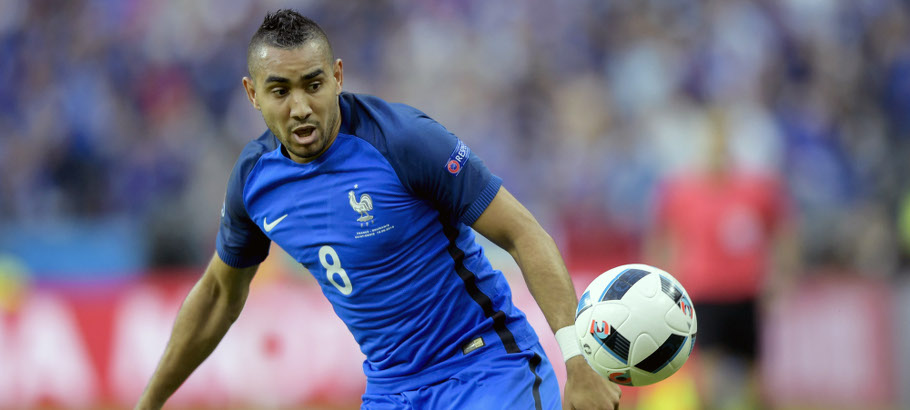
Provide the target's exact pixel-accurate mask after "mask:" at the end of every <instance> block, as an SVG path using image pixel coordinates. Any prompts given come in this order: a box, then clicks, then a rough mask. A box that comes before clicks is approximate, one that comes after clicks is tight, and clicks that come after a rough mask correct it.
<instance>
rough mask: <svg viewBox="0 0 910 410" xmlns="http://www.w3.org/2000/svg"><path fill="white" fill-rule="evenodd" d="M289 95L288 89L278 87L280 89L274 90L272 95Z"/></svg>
mask: <svg viewBox="0 0 910 410" xmlns="http://www.w3.org/2000/svg"><path fill="white" fill-rule="evenodd" d="M287 93H288V90H287V88H281V87H278V88H273V89H272V94H274V95H276V96H278V97H284V96H285V95H287Z"/></svg>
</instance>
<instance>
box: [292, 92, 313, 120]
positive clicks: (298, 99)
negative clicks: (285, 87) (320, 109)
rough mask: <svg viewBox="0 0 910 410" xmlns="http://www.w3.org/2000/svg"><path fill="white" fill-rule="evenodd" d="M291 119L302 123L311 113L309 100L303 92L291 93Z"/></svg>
mask: <svg viewBox="0 0 910 410" xmlns="http://www.w3.org/2000/svg"><path fill="white" fill-rule="evenodd" d="M290 103H291V118H295V119H297V120H300V121H303V120H305V119H306V118H307V117H309V116H310V114H312V113H313V108H312V107H311V106H310V100H309V98H307V96H306V95H305V93H304V92H293V93H291V101H290Z"/></svg>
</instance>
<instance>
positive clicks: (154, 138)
mask: <svg viewBox="0 0 910 410" xmlns="http://www.w3.org/2000/svg"><path fill="white" fill-rule="evenodd" d="M283 7H292V8H295V9H298V10H300V11H301V12H302V13H303V14H305V15H308V16H310V17H312V18H313V19H314V20H316V21H317V22H319V23H320V24H321V25H322V26H323V28H324V29H325V30H326V31H327V33H328V35H329V38H330V40H331V41H332V43H333V47H334V50H335V53H336V57H338V58H342V59H343V60H344V63H345V65H344V67H345V89H346V90H348V91H355V92H365V93H370V94H374V95H377V96H380V97H383V98H385V99H387V100H390V101H399V102H405V103H408V104H410V105H413V106H415V107H417V108H419V109H421V110H423V111H424V112H426V113H428V114H429V115H430V116H432V117H434V118H435V119H437V120H439V121H440V122H441V123H442V124H443V125H445V126H446V127H447V128H449V129H450V130H451V131H452V132H454V133H455V134H456V135H458V136H459V137H461V138H462V139H463V140H465V141H466V142H467V143H468V145H470V146H471V147H472V149H473V150H474V151H475V152H477V153H478V154H479V155H480V156H481V157H482V158H484V160H485V161H486V163H487V164H488V165H489V167H490V168H491V169H492V170H493V171H494V172H495V173H497V174H498V175H500V176H502V177H503V178H504V180H505V181H506V186H507V187H508V188H509V189H510V190H511V191H513V192H514V193H515V194H516V196H518V197H519V198H520V199H522V200H523V201H524V202H525V203H526V204H527V205H528V207H529V208H531V209H532V211H534V212H535V214H536V215H537V216H538V217H539V218H540V219H541V221H542V222H543V223H544V225H546V226H547V227H548V228H549V229H550V230H551V231H553V233H554V236H556V237H557V240H560V241H562V242H563V243H567V244H568V245H566V252H568V253H570V254H571V253H572V252H573V249H574V250H575V252H582V251H584V244H590V243H595V244H596V246H599V247H601V248H602V249H603V250H604V252H614V253H620V254H624V255H627V256H628V255H635V254H636V252H638V247H639V245H638V242H639V241H640V240H641V238H642V237H643V236H644V233H645V232H646V231H647V230H648V229H649V221H651V220H652V212H653V204H652V202H653V197H654V195H655V190H656V188H657V187H658V186H659V184H660V181H661V180H663V179H664V178H665V177H667V176H668V175H674V174H678V173H681V172H686V171H687V170H691V169H696V168H698V167H700V166H703V165H704V163H705V162H706V160H707V159H706V156H707V154H706V152H707V151H708V149H707V145H708V142H707V141H708V140H709V139H710V138H709V135H710V134H711V133H712V132H716V130H714V128H716V127H715V125H716V123H717V120H716V119H717V118H723V123H724V124H725V128H724V131H723V133H724V134H725V135H726V136H727V138H728V139H729V144H728V146H729V151H730V155H731V157H732V158H733V159H734V163H735V164H736V167H737V168H739V169H745V170H749V171H750V172H755V173H762V174H767V175H772V176H775V177H776V178H779V179H780V180H781V181H782V182H783V183H784V184H785V186H786V190H787V194H788V197H789V201H790V203H791V204H792V207H793V215H794V216H795V217H794V218H793V223H794V224H795V225H796V226H797V228H798V231H799V232H800V241H801V243H802V249H803V254H804V255H803V256H804V259H805V261H806V262H807V263H809V264H811V265H815V266H829V265H830V266H838V267H844V268H847V269H851V270H859V271H862V272H867V273H870V274H885V275H888V274H893V273H894V272H899V271H901V270H902V268H904V267H906V266H907V262H908V254H910V243H908V242H910V241H908V239H910V199H908V198H910V178H908V176H910V40H908V39H910V2H908V1H905V0H856V1H821V0H812V1H810V0H616V1H604V0H571V1H560V2H556V1H544V0H530V1H528V0H504V1H483V0H435V1H419V2H409V1H403V0H393V1H376V0H364V1H343V2H342V1H327V0H326V1H319V0H303V1H294V2H290V1H279V0H268V1H256V2H253V1H248V0H227V1H225V0H221V1H216V0H199V1H146V0H72V1H66V2H58V1H52V0H33V1H28V2H26V1H18V0H0V56H2V58H0V130H2V131H0V226H2V225H3V224H5V223H14V222H17V223H19V222H22V221H73V220H76V221H86V220H88V221H92V220H98V219H104V218H112V217H117V218H124V219H126V220H129V221H133V222H134V223H136V224H137V226H138V227H139V228H140V231H141V232H143V233H144V235H143V237H144V238H148V239H147V241H148V242H149V243H148V246H149V248H150V252H149V253H148V255H149V256H148V258H149V261H148V263H149V264H150V265H152V266H161V265H175V264H176V265H187V264H194V263H200V262H202V261H204V260H206V259H207V258H208V257H209V255H210V252H211V251H212V249H213V246H214V245H213V243H214V234H215V232H216V230H217V225H218V216H219V213H218V212H219V209H220V206H221V201H222V197H223V194H224V187H225V185H226V181H227V176H228V173H229V172H230V169H231V167H232V165H233V162H234V160H235V159H236V156H237V154H238V153H239V151H240V149H241V148H242V146H243V145H244V144H245V142H246V141H248V140H249V139H251V138H253V137H255V136H258V135H259V134H260V133H261V132H262V131H264V129H265V128H264V124H263V122H262V119H261V118H260V117H259V114H258V112H256V111H255V110H253V108H252V107H251V106H250V105H249V103H248V102H247V101H246V97H245V95H244V93H243V91H242V87H241V83H240V79H241V77H243V76H244V75H246V61H245V53H246V46H247V43H248V41H249V37H250V36H251V34H252V33H253V32H254V31H255V29H256V27H258V25H259V23H260V22H261V20H262V16H263V15H264V13H265V11H267V10H275V9H277V8H283ZM4 221H5V222H4ZM572 244H575V245H576V247H575V248H573V246H572Z"/></svg>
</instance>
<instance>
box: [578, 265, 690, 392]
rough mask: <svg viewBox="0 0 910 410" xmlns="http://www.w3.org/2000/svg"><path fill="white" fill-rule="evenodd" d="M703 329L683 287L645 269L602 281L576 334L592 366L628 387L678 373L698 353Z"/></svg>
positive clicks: (581, 311)
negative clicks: (698, 336) (697, 334)
mask: <svg viewBox="0 0 910 410" xmlns="http://www.w3.org/2000/svg"><path fill="white" fill-rule="evenodd" d="M697 329H698V321H697V318H696V316H695V309H694V308H693V306H692V301H691V299H689V295H688V294H687V293H686V290H685V289H684V288H683V287H682V285H681V284H680V283H679V282H678V281H677V280H676V279H675V278H674V277H673V276H672V275H670V274H669V273H667V272H665V271H663V270H661V269H658V268H655V267H653V266H649V265H643V264H630V265H622V266H617V267H615V268H613V269H610V270H608V271H606V272H604V273H602V274H601V275H599V276H598V277H597V278H596V279H594V280H593V281H592V282H591V284H590V285H588V287H587V289H585V292H584V293H583V294H582V296H581V300H580V301H579V303H578V310H576V312H575V333H576V336H577V337H578V341H579V346H580V347H581V350H582V354H583V355H584V357H585V359H587V361H588V364H590V365H591V367H593V368H594V370H595V371H597V373H599V374H600V375H601V376H603V377H605V378H607V379H608V380H610V381H612V382H614V383H617V384H621V385H625V386H644V385H648V384H652V383H656V382H659V381H661V380H663V379H666V378H667V377H670V375H672V374H673V373H676V371H677V370H679V369H680V367H682V365H683V364H684V363H685V362H686V359H688V358H689V355H690V354H691V353H692V348H693V346H694V345H695V332H696V331H697Z"/></svg>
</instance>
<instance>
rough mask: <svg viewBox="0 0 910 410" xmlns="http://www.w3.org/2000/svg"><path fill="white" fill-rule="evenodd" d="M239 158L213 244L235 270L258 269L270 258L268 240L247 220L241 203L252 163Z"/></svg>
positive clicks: (230, 181)
mask: <svg viewBox="0 0 910 410" xmlns="http://www.w3.org/2000/svg"><path fill="white" fill-rule="evenodd" d="M245 154H246V152H244V154H241V159H240V160H238V161H237V164H236V165H235V166H234V170H233V171H232V172H231V177H230V179H229V180H228V186H227V192H226V194H225V197H224V205H223V207H222V208H221V227H220V228H219V230H218V238H217V239H216V241H215V249H216V251H217V252H218V256H219V257H221V260H223V261H224V262H225V263H227V264H228V265H230V266H233V267H235V268H245V267H249V266H253V265H257V264H259V263H260V262H262V261H263V260H265V258H266V256H268V254H269V245H270V243H271V242H270V240H269V238H268V237H267V236H265V234H264V233H262V231H261V230H260V229H259V226H257V225H256V223H255V222H253V221H252V220H251V219H250V216H249V214H248V213H247V211H246V205H244V201H243V187H244V183H245V180H246V177H247V176H248V175H249V173H250V170H251V169H252V168H253V165H255V161H252V160H249V159H246V158H244V157H246V155H245Z"/></svg>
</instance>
